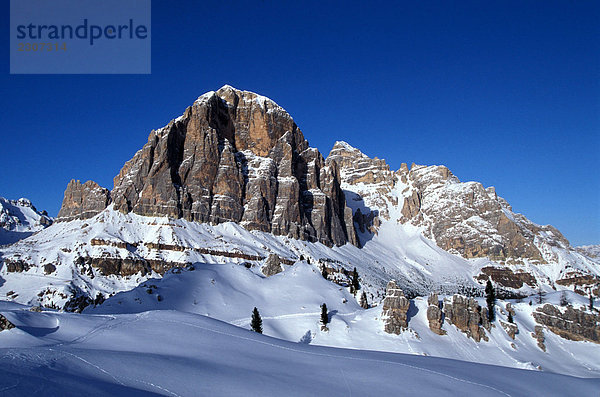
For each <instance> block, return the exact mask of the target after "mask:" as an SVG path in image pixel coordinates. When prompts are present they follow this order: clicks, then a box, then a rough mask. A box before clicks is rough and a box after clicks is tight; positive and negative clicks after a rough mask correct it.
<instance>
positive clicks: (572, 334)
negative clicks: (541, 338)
mask: <svg viewBox="0 0 600 397" xmlns="http://www.w3.org/2000/svg"><path fill="white" fill-rule="evenodd" d="M533 318H534V319H535V321H537V322H538V323H539V324H542V325H545V326H546V327H547V328H548V329H549V330H550V331H552V332H553V333H555V334H557V335H559V336H561V337H563V338H565V339H569V340H575V341H579V340H586V341H589V342H594V343H600V315H598V314H595V313H588V312H586V311H584V310H578V309H575V308H573V306H567V307H566V309H564V311H563V310H561V309H559V308H558V307H556V306H554V305H551V304H549V303H548V304H545V305H544V306H542V307H540V308H538V309H537V310H536V311H534V312H533Z"/></svg>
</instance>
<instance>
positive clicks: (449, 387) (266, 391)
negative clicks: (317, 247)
mask: <svg viewBox="0 0 600 397" xmlns="http://www.w3.org/2000/svg"><path fill="white" fill-rule="evenodd" d="M2 311H3V313H4V314H5V315H6V317H7V318H9V319H10V320H11V321H12V322H14V323H15V324H16V325H17V328H15V329H12V330H9V331H3V332H1V333H0V344H1V345H2V348H1V349H0V353H1V355H0V365H1V367H2V370H1V371H0V388H1V390H3V391H5V392H7V393H10V394H11V395H31V393H32V392H33V391H35V394H36V395H40V396H55V395H61V396H81V395H86V396H105V395H127V396H132V395H144V396H148V395H157V396H158V395H162V396H196V395H242V394H245V395H264V396H271V395H273V396H274V395H278V396H279V395H289V396H296V395H298V396H300V395H302V396H305V395H323V394H327V395H334V396H337V395H340V396H341V395H344V396H349V395H399V394H404V393H406V394H415V395H446V394H447V393H448V392H452V393H454V394H458V393H459V394H460V395H462V396H481V395H486V396H496V395H499V396H530V395H544V396H562V395H573V394H575V395H594V394H595V393H596V392H597V390H598V388H599V387H600V380H599V379H582V378H575V377H569V376H562V375H557V374H552V373H544V372H538V371H525V370H516V369H510V368H503V367H496V366H489V365H481V364H473V363H467V362H463V361H457V360H448V359H442V358H433V357H421V356H416V355H403V354H392V353H381V352H368V351H357V350H345V349H335V348H327V347H320V346H310V345H307V344H305V343H296V342H286V341H282V340H280V339H274V338H270V337H268V336H263V335H259V334H256V333H253V332H250V331H247V330H243V329H240V328H237V327H234V326H231V325H229V324H226V323H223V322H220V321H217V320H214V319H211V318H208V317H204V316H200V315H197V314H192V313H184V312H180V311H167V310H163V311H151V312H142V313H137V314H118V315H85V314H79V315H76V314H69V313H31V312H28V311H24V310H20V308H18V307H15V306H9V307H7V306H6V305H4V307H3V310H2Z"/></svg>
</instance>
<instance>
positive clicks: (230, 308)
mask: <svg viewBox="0 0 600 397" xmlns="http://www.w3.org/2000/svg"><path fill="white" fill-rule="evenodd" d="M559 295H560V294H558V293H555V294H550V295H548V296H547V298H546V299H545V301H546V302H553V303H556V304H558V300H559ZM569 299H570V301H571V302H572V303H573V304H574V305H575V306H584V305H585V303H586V302H587V301H586V299H585V298H583V297H580V296H578V295H577V294H569ZM322 303H326V304H327V307H328V309H329V312H330V318H331V322H330V324H329V325H328V327H329V331H328V332H322V331H321V329H320V326H319V318H320V305H321V304H322ZM480 303H481V304H484V301H483V299H482V300H481V302H480ZM505 304H506V302H503V303H501V304H500V306H499V308H498V317H499V320H501V321H504V322H506V321H507V312H506V310H505V309H504V306H505ZM512 304H513V307H514V308H515V316H514V317H515V323H516V324H517V325H518V327H519V333H518V334H517V335H516V338H515V340H513V339H511V338H510V337H509V336H508V335H507V333H506V332H505V331H504V330H503V329H502V327H501V326H500V323H499V322H496V326H495V327H493V328H492V329H491V332H490V340H489V341H487V342H480V343H477V342H475V341H473V340H472V339H470V338H468V337H467V336H466V335H465V334H464V333H462V332H460V331H459V330H458V329H457V328H456V327H454V326H453V325H451V324H448V323H445V324H444V326H443V329H444V330H445V331H446V332H447V335H437V334H435V333H433V332H432V331H431V330H430V329H429V325H428V320H427V300H426V299H424V298H416V299H415V300H414V301H413V303H412V304H411V308H410V310H409V317H410V318H409V330H408V331H406V332H403V333H402V334H400V335H390V334H387V333H385V332H384V330H383V322H382V320H381V316H382V313H381V312H382V309H381V306H378V307H374V308H371V309H367V310H365V309H362V308H361V307H360V306H359V305H358V303H357V301H356V298H355V297H354V296H353V295H352V294H350V293H349V291H348V289H347V288H341V287H340V286H339V285H337V284H334V283H332V282H330V281H326V280H325V279H323V278H322V276H321V274H320V272H319V271H318V270H317V269H315V268H314V267H313V266H310V265H308V264H307V263H306V262H298V263H296V264H295V265H293V266H291V267H286V269H285V270H284V271H283V272H282V273H280V274H277V275H275V276H271V277H268V278H266V277H264V276H263V275H262V273H260V271H259V269H256V268H250V269H248V268H246V267H245V266H241V265H238V264H233V263H227V264H213V265H211V264H196V265H194V266H193V270H191V269H184V270H180V269H177V270H175V271H174V272H173V271H172V272H169V273H167V274H166V275H165V277H164V278H162V279H151V280H148V281H146V282H144V283H142V285H140V286H139V287H137V288H135V289H134V290H132V291H129V292H123V293H120V294H117V295H115V296H114V297H112V298H110V299H109V300H107V301H106V302H104V303H103V304H102V305H100V306H97V307H92V306H90V307H88V308H87V309H86V310H85V311H84V312H85V313H100V314H115V313H141V312H145V311H149V310H175V311H178V312H188V313H197V314H202V315H206V316H209V317H212V318H216V319H219V320H223V321H226V322H229V323H231V324H234V325H237V326H241V327H243V328H249V325H250V316H251V313H252V309H253V307H257V308H259V310H260V313H261V315H262V319H263V323H264V331H265V334H267V335H270V336H274V337H277V338H281V339H285V340H289V341H294V342H302V343H311V344H317V345H324V346H335V347H344V348H353V349H361V350H380V351H390V352H401V353H409V354H418V355H428V356H437V357H448V358H455V359H459V360H465V361H474V362H480V363H487V364H495V365H503V366H509V367H515V368H525V369H543V370H546V371H552V372H558V373H563V374H570V375H575V376H583V377H600V359H599V357H600V345H597V344H594V343H589V342H583V343H582V342H573V341H568V340H564V339H562V338H560V337H559V336H557V335H554V334H552V333H550V332H547V333H546V334H547V335H546V340H545V345H546V352H544V351H542V350H541V349H540V348H539V347H538V345H537V340H536V339H535V338H534V337H532V335H531V333H532V332H534V328H535V325H536V323H535V321H534V319H533V318H532V316H531V313H532V312H533V311H535V310H536V309H537V307H539V305H537V304H535V305H532V306H530V305H529V303H528V301H526V302H521V303H518V302H515V301H513V302H512Z"/></svg>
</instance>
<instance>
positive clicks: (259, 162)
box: [59, 86, 357, 246]
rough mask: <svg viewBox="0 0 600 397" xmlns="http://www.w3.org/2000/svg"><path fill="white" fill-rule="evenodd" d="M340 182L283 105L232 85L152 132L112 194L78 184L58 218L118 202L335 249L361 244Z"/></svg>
mask: <svg viewBox="0 0 600 397" xmlns="http://www.w3.org/2000/svg"><path fill="white" fill-rule="evenodd" d="M339 178H340V175H339V171H338V168H337V166H336V165H335V164H326V163H325V160H324V159H323V156H322V155H321V153H319V151H318V150H317V149H314V148H311V147H309V146H308V142H307V141H306V140H305V139H304V136H303V134H302V132H301V131H300V129H299V128H298V126H297V125H296V123H295V122H294V120H293V119H292V117H291V116H290V115H289V114H288V113H287V112H286V111H285V110H284V109H283V108H281V107H280V106H279V105H277V104H276V103H275V102H273V101H271V100H270V99H268V98H265V97H263V96H260V95H257V94H254V93H251V92H248V91H240V90H237V89H235V88H233V87H230V86H224V87H223V88H221V89H220V90H219V91H217V92H209V93H207V94H204V95H202V96H201V97H200V98H198V100H197V101H196V102H194V104H193V105H192V106H190V107H188V108H187V109H186V111H185V112H184V114H183V115H182V116H181V117H179V118H177V119H175V120H173V121H171V122H170V123H169V124H168V125H167V126H165V127H163V128H161V129H159V130H156V131H152V133H151V134H150V136H149V138H148V142H147V143H146V144H145V145H144V147H143V148H142V149H141V150H140V151H138V152H137V153H136V154H135V156H134V157H133V158H132V159H131V160H129V161H128V162H127V163H126V164H125V165H124V166H123V168H122V169H121V171H120V172H119V174H118V175H117V176H116V177H115V179H114V189H113V190H112V192H111V193H110V195H109V194H108V191H100V190H101V189H102V188H100V187H98V186H97V185H95V184H94V183H93V182H86V184H83V185H81V184H80V183H78V182H75V181H72V182H71V183H70V184H69V186H68V188H67V191H66V192H65V199H64V201H63V206H62V208H61V211H60V214H59V217H60V218H61V219H62V220H70V219H75V218H86V217H89V216H93V215H95V214H97V213H98V212H99V211H101V210H102V209H104V208H105V207H106V206H107V205H108V204H109V202H112V203H113V204H114V208H115V209H117V210H119V211H121V212H124V213H128V212H134V213H136V214H139V215H147V216H168V217H172V218H183V219H186V220H189V221H196V222H211V223H214V224H217V223H222V222H229V221H232V222H237V223H240V224H242V225H243V226H245V227H246V228H248V229H251V230H260V231H265V232H271V233H273V234H277V235H286V236H290V237H293V238H297V239H305V240H310V241H319V242H322V243H323V244H326V245H329V246H331V245H334V244H335V245H342V244H345V243H346V242H350V243H353V244H356V243H357V239H356V233H355V231H354V226H353V222H352V211H351V210H350V209H349V208H348V207H347V206H346V201H345V196H344V194H343V191H342V190H341V188H340V180H339ZM92 184H93V186H92ZM90 199H91V200H90Z"/></svg>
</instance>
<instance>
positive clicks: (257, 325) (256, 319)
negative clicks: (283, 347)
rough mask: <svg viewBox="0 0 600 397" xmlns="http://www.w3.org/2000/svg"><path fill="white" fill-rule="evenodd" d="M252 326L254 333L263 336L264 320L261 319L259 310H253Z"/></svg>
mask: <svg viewBox="0 0 600 397" xmlns="http://www.w3.org/2000/svg"><path fill="white" fill-rule="evenodd" d="M250 326H251V327H252V331H254V332H258V333H259V334H262V332H263V329H262V318H260V313H259V312H258V309H257V308H254V310H252V321H251V322H250Z"/></svg>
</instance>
